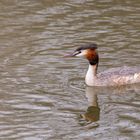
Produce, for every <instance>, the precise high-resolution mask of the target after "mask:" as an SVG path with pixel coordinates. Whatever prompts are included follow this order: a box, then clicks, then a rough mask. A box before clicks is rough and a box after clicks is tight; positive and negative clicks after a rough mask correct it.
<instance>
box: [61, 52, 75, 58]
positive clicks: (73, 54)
mask: <svg viewBox="0 0 140 140" xmlns="http://www.w3.org/2000/svg"><path fill="white" fill-rule="evenodd" d="M74 56H75V53H71V54H66V55H64V56H63V57H74Z"/></svg>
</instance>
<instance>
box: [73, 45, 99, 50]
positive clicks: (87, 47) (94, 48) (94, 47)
mask: <svg viewBox="0 0 140 140" xmlns="http://www.w3.org/2000/svg"><path fill="white" fill-rule="evenodd" d="M97 48H98V47H97V44H95V43H92V44H87V45H83V46H81V47H79V48H77V49H76V51H81V50H86V49H91V50H96V49H97Z"/></svg>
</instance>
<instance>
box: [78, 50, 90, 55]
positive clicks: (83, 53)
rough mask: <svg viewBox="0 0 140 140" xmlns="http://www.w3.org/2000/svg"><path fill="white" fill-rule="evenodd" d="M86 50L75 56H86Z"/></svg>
mask: <svg viewBox="0 0 140 140" xmlns="http://www.w3.org/2000/svg"><path fill="white" fill-rule="evenodd" d="M86 53H87V52H86V50H83V51H82V52H81V53H79V54H77V55H76V56H85V55H86Z"/></svg>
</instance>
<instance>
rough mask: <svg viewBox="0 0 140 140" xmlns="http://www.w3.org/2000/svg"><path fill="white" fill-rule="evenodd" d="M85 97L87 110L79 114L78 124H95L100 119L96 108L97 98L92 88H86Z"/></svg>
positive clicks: (98, 110) (97, 107)
mask: <svg viewBox="0 0 140 140" xmlns="http://www.w3.org/2000/svg"><path fill="white" fill-rule="evenodd" d="M85 92H86V97H87V100H88V108H87V110H86V112H85V113H83V114H80V117H81V119H80V124H81V125H85V124H87V123H88V124H90V123H92V122H97V121H98V120H99V118H100V108H99V106H98V97H97V94H96V92H95V90H94V88H93V87H86V91H85Z"/></svg>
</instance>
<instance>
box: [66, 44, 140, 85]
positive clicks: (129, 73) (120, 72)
mask: <svg viewBox="0 0 140 140" xmlns="http://www.w3.org/2000/svg"><path fill="white" fill-rule="evenodd" d="M74 56H84V57H85V58H86V59H87V60H88V61H89V67H88V71H87V74H86V77H85V82H86V84H87V85H88V86H118V85H126V84H133V83H139V82H140V67H139V68H138V67H132V68H131V67H127V66H124V67H119V68H111V69H109V70H106V71H104V72H101V73H97V69H98V63H99V56H98V52H97V44H94V43H93V44H88V45H85V46H81V47H79V48H77V49H76V50H75V51H74V52H73V53H72V54H69V55H66V56H65V57H74Z"/></svg>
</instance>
